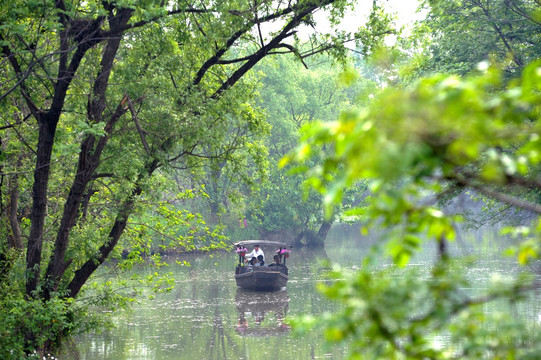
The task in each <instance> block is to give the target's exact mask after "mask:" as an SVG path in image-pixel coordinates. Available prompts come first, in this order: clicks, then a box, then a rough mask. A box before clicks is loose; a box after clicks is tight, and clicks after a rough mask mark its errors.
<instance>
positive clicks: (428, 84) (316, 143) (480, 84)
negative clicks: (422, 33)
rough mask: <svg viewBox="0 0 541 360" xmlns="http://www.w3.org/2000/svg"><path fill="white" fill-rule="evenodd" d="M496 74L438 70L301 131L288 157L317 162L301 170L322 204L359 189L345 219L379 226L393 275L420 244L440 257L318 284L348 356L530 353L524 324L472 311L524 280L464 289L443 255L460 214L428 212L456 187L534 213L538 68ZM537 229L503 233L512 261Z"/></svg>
mask: <svg viewBox="0 0 541 360" xmlns="http://www.w3.org/2000/svg"><path fill="white" fill-rule="evenodd" d="M504 79H505V77H504V76H503V71H502V70H500V69H497V68H488V67H486V68H484V69H481V70H480V72H479V73H478V74H475V75H471V76H469V77H468V78H464V79H460V78H458V77H457V76H449V75H439V76H435V77H430V78H423V79H419V81H418V82H417V83H416V84H415V85H414V86H412V87H410V88H406V89H400V88H397V87H393V88H391V87H389V88H387V89H386V90H385V91H384V92H383V93H382V94H380V95H378V96H377V97H376V98H375V100H374V101H373V103H372V104H371V105H370V107H369V108H367V109H365V110H364V111H363V112H344V113H342V115H341V116H340V118H339V120H338V121H336V122H333V123H323V124H318V125H315V126H313V127H311V129H310V130H309V131H308V132H307V133H306V135H305V138H304V140H305V143H304V144H301V146H300V149H301V150H302V151H297V152H296V153H293V154H291V155H290V156H289V158H288V159H289V160H295V161H300V162H304V161H306V159H310V158H311V157H313V156H314V155H315V156H316V158H319V157H320V156H322V157H323V160H322V161H321V162H318V165H317V166H316V167H312V169H311V173H310V174H311V176H312V183H314V184H315V185H316V186H317V188H318V189H319V190H321V191H322V192H323V193H324V194H325V197H324V199H325V201H326V202H328V203H330V204H332V203H335V202H339V201H340V196H341V193H342V192H343V190H344V188H346V187H348V186H351V185H352V184H354V183H355V182H357V181H360V180H368V181H369V182H370V189H371V196H370V199H369V201H368V202H367V204H366V206H364V207H362V208H359V209H357V210H356V211H353V212H352V214H356V215H357V216H360V217H361V219H363V220H364V221H366V222H367V226H370V225H374V224H376V223H377V224H378V225H380V226H382V227H384V228H386V229H389V230H390V232H389V233H387V234H386V239H382V241H383V242H384V243H385V248H386V249H387V251H388V252H389V253H390V254H391V255H392V257H393V260H394V263H395V265H397V266H398V268H397V269H398V270H397V269H395V271H400V270H399V269H400V267H404V266H405V265H407V263H408V261H409V259H410V257H411V255H412V254H413V253H414V252H415V251H416V250H417V249H419V247H420V246H421V244H423V242H425V241H432V242H435V243H436V245H437V249H438V254H439V258H438V260H437V261H436V263H435V264H434V266H433V268H432V269H431V271H430V277H429V278H428V279H420V278H419V277H418V274H417V273H416V271H415V270H404V271H402V276H399V277H389V274H388V271H387V270H386V271H381V272H374V271H373V270H372V269H371V268H370V261H371V258H370V257H368V258H367V259H365V261H364V264H363V268H362V270H361V271H359V272H358V273H356V274H355V275H353V276H350V277H348V276H347V275H345V274H344V273H342V272H341V271H339V270H337V271H336V272H335V276H336V279H337V280H336V281H335V282H334V283H333V284H332V285H329V286H324V285H322V286H321V289H322V291H323V292H324V293H325V294H326V295H327V296H328V297H329V298H332V299H335V300H336V301H339V302H341V303H342V304H343V311H341V312H339V313H337V314H335V315H334V316H332V317H330V318H326V319H324V323H325V325H324V327H325V331H326V335H327V338H328V340H329V341H331V342H333V343H337V342H342V341H345V340H346V339H348V338H349V339H350V340H351V343H350V349H351V351H352V352H351V358H358V357H359V356H360V354H361V353H362V354H363V355H365V356H378V357H388V358H395V357H404V358H407V359H455V358H460V359H478V358H481V357H484V356H489V357H491V358H511V357H512V358H519V359H529V358H535V357H538V356H539V347H538V345H537V344H538V343H539V338H538V336H537V335H536V334H532V333H531V331H529V330H528V328H527V326H526V324H524V323H522V322H521V321H520V320H519V319H513V318H512V317H511V316H510V314H504V315H502V314H493V316H492V315H491V314H483V309H482V306H480V305H482V304H487V303H490V302H493V301H505V302H508V303H509V304H512V303H514V302H516V301H520V299H521V298H522V297H523V296H524V294H525V293H527V292H528V291H530V290H532V289H534V288H535V285H534V284H533V283H532V279H531V277H530V278H529V277H527V276H523V275H518V276H517V277H516V278H513V279H505V280H500V281H496V282H495V283H494V284H493V286H491V287H490V288H489V289H487V291H486V293H484V294H476V295H471V294H467V293H466V292H464V291H463V288H464V287H468V278H467V276H466V275H465V274H464V273H463V272H462V271H461V266H460V262H457V261H456V260H455V259H452V258H451V256H450V254H449V252H448V250H447V244H448V241H452V240H453V239H454V236H455V231H456V230H455V227H454V225H453V224H454V222H455V221H457V220H459V219H457V217H456V216H452V215H446V214H445V213H444V211H442V209H441V208H440V207H439V206H438V205H439V204H438V199H439V198H440V197H441V196H445V195H446V192H447V191H448V190H449V189H453V188H455V187H460V188H468V189H472V190H475V191H477V192H479V193H482V194H484V195H485V196H487V197H490V198H492V199H494V200H495V201H497V202H501V203H506V204H509V205H511V206H513V207H516V208H521V209H526V210H528V211H531V212H534V213H535V214H537V215H539V213H540V212H541V207H540V206H539V200H538V195H537V194H539V191H540V190H541V187H540V184H539V181H538V174H539V166H540V160H541V158H540V157H539V151H540V150H541V149H540V145H541V143H540V141H539V139H540V136H539V132H540V130H541V129H540V122H539V120H540V116H541V112H540V110H541V109H540V107H539V104H540V100H541V98H540V91H539V90H540V84H541V62H540V61H539V60H538V61H535V62H533V63H532V64H530V65H529V66H527V67H526V68H525V70H524V71H523V74H522V77H521V78H520V79H517V80H514V81H511V82H508V81H506V80H504ZM388 104H393V106H388ZM322 147H324V149H325V151H324V152H323V154H321V148H322ZM539 229H540V227H539V216H537V217H536V219H535V220H534V221H533V222H532V223H531V225H530V226H529V227H527V228H524V227H509V228H507V229H506V232H507V233H508V234H513V235H514V236H518V238H519V239H520V240H521V241H520V244H519V245H518V246H517V247H515V248H511V249H510V250H511V251H512V252H513V253H514V254H515V255H516V257H517V261H518V263H520V264H523V265H524V264H527V263H529V262H531V261H534V260H536V259H539V256H540V254H541V252H540V246H539V238H540V237H539V235H540V234H539ZM338 279H340V280H338ZM344 279H345V280H344ZM500 315H502V316H500ZM308 320H309V321H308V322H304V326H306V325H307V324H310V323H312V321H313V320H312V319H308ZM481 328H482V331H480V330H481ZM443 334H446V336H449V337H450V338H451V339H452V341H450V343H449V344H447V345H444V346H443V347H441V346H440V347H438V346H434V343H433V342H432V341H431V340H432V339H433V338H434V337H435V336H441V335H443Z"/></svg>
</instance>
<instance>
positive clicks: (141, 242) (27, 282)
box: [0, 0, 347, 358]
mask: <svg viewBox="0 0 541 360" xmlns="http://www.w3.org/2000/svg"><path fill="white" fill-rule="evenodd" d="M0 6H1V10H0V23H1V24H2V25H1V27H0V46H1V51H2V62H1V63H0V76H1V81H0V108H1V110H2V111H1V113H2V115H1V124H0V128H1V130H2V132H1V134H0V141H1V144H2V148H1V157H0V160H1V162H0V169H1V181H0V186H1V189H0V190H1V192H0V194H1V198H0V204H1V206H0V211H1V214H0V215H1V219H2V221H1V223H0V234H1V239H2V241H1V243H0V264H1V267H0V273H1V274H2V276H3V278H2V279H3V280H2V281H3V282H9V286H2V289H1V291H2V292H1V293H0V299H1V301H2V306H1V308H2V312H1V315H2V322H3V324H4V325H6V327H5V328H3V330H2V331H5V332H6V333H5V334H3V337H2V339H3V340H4V339H6V340H5V341H6V342H7V343H6V344H2V345H3V346H2V348H3V349H4V348H5V349H6V351H10V350H9V349H12V350H13V351H12V352H10V353H9V354H11V356H13V357H14V358H18V357H19V356H20V355H21V354H22V353H26V354H29V353H32V352H33V351H34V350H40V349H41V350H44V349H47V348H54V347H56V346H57V345H58V344H59V343H60V341H61V340H62V339H63V338H64V337H66V336H69V335H70V334H73V333H74V332H76V331H79V330H81V326H79V325H81V324H82V323H81V321H79V320H80V319H79V318H78V316H82V315H81V314H84V313H85V310H84V308H83V309H82V310H81V311H79V310H78V309H79V306H83V305H85V304H82V303H80V302H79V303H77V302H74V301H73V299H78V298H80V297H81V294H82V293H84V291H85V289H86V288H87V287H88V286H87V284H88V282H89V281H90V279H91V277H92V276H93V274H94V273H95V272H96V271H97V270H98V269H99V268H100V267H101V265H102V264H103V263H104V262H105V261H106V260H107V259H111V258H112V257H115V255H116V256H117V258H119V261H120V254H121V252H122V251H124V254H123V255H124V257H125V258H126V261H125V262H122V261H121V262H120V265H119V266H121V267H129V266H132V265H133V264H134V263H137V262H139V261H140V260H141V258H142V257H143V256H145V255H146V256H150V253H151V249H156V244H152V240H153V239H154V238H159V239H167V242H163V243H161V244H159V245H162V246H168V245H169V244H170V245H172V246H173V247H174V248H176V249H183V250H194V249H200V248H201V247H203V248H209V247H210V248H215V247H223V246H225V243H224V242H223V236H222V235H223V233H222V231H221V228H216V229H212V228H209V227H208V226H207V225H206V223H205V221H204V219H203V218H201V217H200V216H198V215H197V214H195V213H193V212H191V211H190V210H191V208H190V207H189V206H190V203H191V200H192V199H193V198H194V196H196V194H200V195H201V196H207V194H206V193H205V192H204V187H202V186H201V185H204V184H202V183H193V182H189V181H186V179H188V180H190V179H193V178H194V177H192V176H189V175H190V173H196V172H198V171H200V169H202V168H203V167H205V166H209V167H210V168H211V169H213V170H216V171H217V172H218V171H219V169H220V166H221V165H222V164H223V163H225V162H230V163H232V164H234V165H233V169H235V166H236V167H237V168H238V167H241V166H242V165H243V164H244V163H246V160H245V159H247V158H250V157H251V158H252V160H251V161H252V162H253V163H256V164H257V163H258V162H260V160H258V159H261V158H262V156H263V155H262V154H264V149H262V148H261V146H259V145H258V143H257V142H258V137H259V136H260V135H261V134H263V133H264V129H265V124H264V123H263V122H262V117H261V116H259V114H258V110H257V108H256V107H255V106H254V105H253V103H254V102H253V101H252V99H253V98H254V83H255V79H256V78H255V77H254V73H253V72H250V70H251V69H252V68H253V67H254V66H255V65H256V64H257V63H258V62H259V61H261V60H262V59H263V58H265V57H267V56H269V55H276V54H279V53H283V52H293V53H296V54H297V56H299V57H302V56H307V55H309V54H306V53H300V52H299V51H298V50H297V48H296V45H294V44H295V39H296V31H295V28H297V27H298V26H300V25H302V24H304V23H305V22H311V23H312V22H313V21H312V14H313V13H314V12H315V11H317V10H318V9H320V8H321V7H324V6H328V7H329V8H330V9H332V12H333V16H334V17H339V16H340V14H341V13H342V12H343V10H344V8H345V7H346V6H347V2H346V1H341V0H339V1H335V0H314V1H310V0H308V1H305V0H301V1H293V2H287V3H285V2H270V1H269V2H267V1H263V2H259V3H256V4H255V5H254V4H250V3H248V2H244V1H234V0H233V1H218V2H216V1H196V2H186V1H168V2H164V1H144V2H140V1H114V2H109V1H84V2H79V1H27V2H19V1H18V2H14V3H13V2H10V3H8V2H2V4H1V5H0ZM323 40H324V41H318V40H316V39H314V42H313V45H314V48H312V49H311V50H310V51H309V52H311V53H313V52H315V51H317V49H328V48H331V47H333V46H335V45H336V44H337V43H334V38H333V36H329V37H326V38H324V39H323ZM319 51H321V50H319ZM175 176H176V180H179V181H178V182H177V183H176V184H174V183H173V182H172V181H171V180H172V179H175ZM209 241H212V243H211V242H209ZM160 248H161V246H160ZM152 260H153V263H155V264H160V259H159V256H154V257H153V259H152ZM150 280H151V281H154V280H156V279H154V278H151V279H150ZM156 281H157V284H165V285H164V288H168V287H169V285H168V284H169V282H168V281H167V280H156ZM98 294H102V295H103V296H98V297H97V300H95V301H94V302H93V304H87V305H104V304H110V303H111V302H110V301H111V300H112V299H111V296H109V294H110V292H109V290H108V284H105V285H104V289H103V290H101V291H98ZM92 298H93V299H96V298H95V297H92ZM113 298H114V297H113ZM113 300H117V299H113ZM21 302H23V303H25V304H26V303H27V305H26V306H22V309H21V310H17V311H15V309H18V308H19V307H20V303H21ZM19 311H23V312H19ZM77 314H79V315H77ZM22 316H27V318H28V321H25V322H20V321H19V320H20V319H21V317H22ZM53 325H54V326H53ZM43 328H49V329H50V331H51V332H48V333H45V332H42V329H43ZM82 330H84V329H82ZM4 335H6V336H5V337H4ZM4 346H5V347H4Z"/></svg>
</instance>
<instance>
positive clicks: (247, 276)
mask: <svg viewBox="0 0 541 360" xmlns="http://www.w3.org/2000/svg"><path fill="white" fill-rule="evenodd" d="M256 244H257V245H260V247H261V249H262V250H263V252H265V254H269V255H270V254H272V256H274V255H275V254H276V255H278V256H279V257H280V265H273V264H271V265H266V266H250V265H246V264H245V261H244V260H245V255H246V253H247V252H248V250H247V249H246V246H254V245H256ZM234 245H235V247H236V252H237V254H238V256H239V263H238V265H237V267H236V268H235V280H236V282H237V286H239V287H241V288H243V289H249V290H263V291H274V290H280V289H283V288H285V287H286V285H287V281H288V279H289V274H288V269H287V266H286V259H287V258H288V257H289V253H290V252H291V250H289V249H288V247H289V248H291V246H290V245H287V244H286V243H282V242H277V241H266V240H245V241H240V242H238V243H235V244H234ZM265 249H266V250H265ZM271 249H277V250H276V252H271V251H269V250H271ZM269 255H266V256H265V258H266V260H268V259H269V258H270V256H269Z"/></svg>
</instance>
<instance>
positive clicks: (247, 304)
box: [235, 288, 289, 336]
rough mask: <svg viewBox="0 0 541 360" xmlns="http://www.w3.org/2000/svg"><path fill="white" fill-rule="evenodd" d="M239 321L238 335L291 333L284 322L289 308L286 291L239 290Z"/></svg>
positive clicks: (237, 298) (236, 300)
mask: <svg viewBox="0 0 541 360" xmlns="http://www.w3.org/2000/svg"><path fill="white" fill-rule="evenodd" d="M235 302H236V305H237V312H238V315H239V321H238V324H237V333H238V334H239V335H248V336H267V335H279V334H283V333H284V332H288V331H289V326H288V325H287V324H285V322H284V320H285V317H286V315H287V309H288V306H289V294H288V292H287V290H286V289H284V290H281V291H275V292H256V291H250V290H244V289H240V288H239V289H237V294H236V296H235Z"/></svg>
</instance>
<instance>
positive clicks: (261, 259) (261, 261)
mask: <svg viewBox="0 0 541 360" xmlns="http://www.w3.org/2000/svg"><path fill="white" fill-rule="evenodd" d="M252 259H254V258H252ZM257 261H258V262H257V263H256V264H255V266H267V265H265V258H264V257H263V255H259V256H258V257H257Z"/></svg>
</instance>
